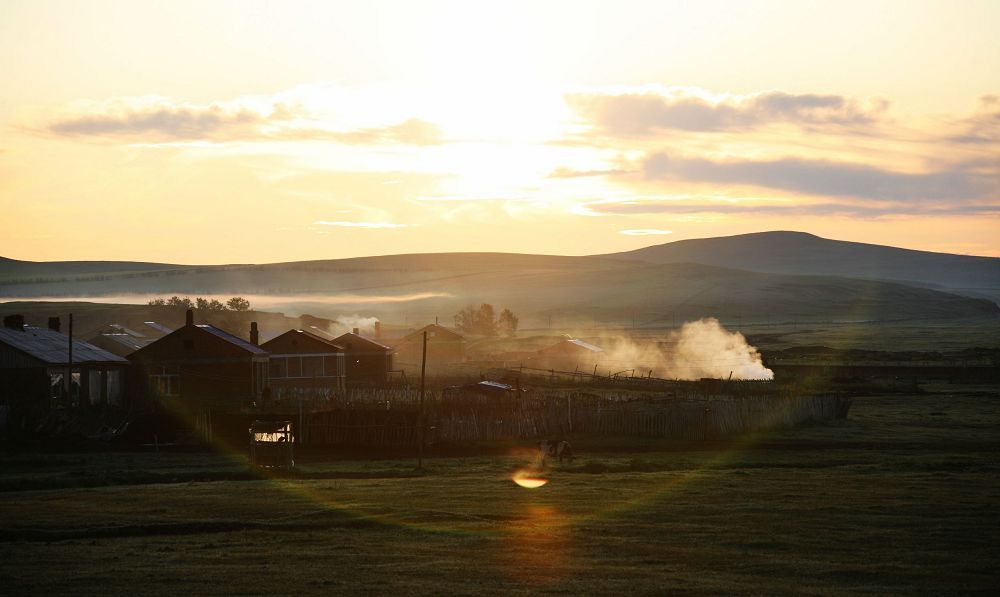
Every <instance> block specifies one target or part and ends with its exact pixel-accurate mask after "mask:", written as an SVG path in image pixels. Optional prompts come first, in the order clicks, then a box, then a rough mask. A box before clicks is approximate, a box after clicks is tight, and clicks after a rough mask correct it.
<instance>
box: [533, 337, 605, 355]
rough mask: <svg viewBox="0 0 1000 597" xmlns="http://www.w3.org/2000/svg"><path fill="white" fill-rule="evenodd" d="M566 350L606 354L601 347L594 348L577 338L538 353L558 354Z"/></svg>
mask: <svg viewBox="0 0 1000 597" xmlns="http://www.w3.org/2000/svg"><path fill="white" fill-rule="evenodd" d="M566 349H570V350H577V349H579V350H586V351H589V352H604V349H603V348H601V347H600V346H594V345H593V344H590V343H589V342H584V341H583V340H578V339H576V338H572V339H568V340H563V341H562V342H559V343H558V344H553V345H552V346H549V347H546V348H543V349H541V350H539V351H538V352H541V353H546V352H557V351H561V350H566Z"/></svg>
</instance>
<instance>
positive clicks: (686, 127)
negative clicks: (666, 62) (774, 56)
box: [566, 88, 888, 136]
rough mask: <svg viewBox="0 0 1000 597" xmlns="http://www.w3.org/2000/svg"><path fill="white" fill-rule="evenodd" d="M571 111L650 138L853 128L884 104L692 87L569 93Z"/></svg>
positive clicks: (609, 129)
mask: <svg viewBox="0 0 1000 597" xmlns="http://www.w3.org/2000/svg"><path fill="white" fill-rule="evenodd" d="M566 101H567V103H568V104H569V106H570V107H571V108H573V109H574V110H575V111H576V112H577V113H578V114H580V115H581V116H582V117H583V118H584V120H585V121H586V122H587V123H589V124H591V125H594V126H596V127H598V128H599V129H601V130H602V131H604V132H605V133H608V134H611V135H622V136H643V135H652V134H655V133H657V132H661V131H667V130H679V131H703V132H718V131H733V130H745V129H752V128H755V127H759V126H761V125H765V124H771V123H790V124H796V125H800V126H808V127H816V126H838V127H846V126H858V125H867V124H871V123H873V122H876V121H878V120H880V119H881V118H882V117H883V115H884V112H885V110H886V109H887V108H888V102H886V101H885V100H870V101H867V102H860V101H858V100H855V99H851V98H847V97H844V96H841V95H832V94H815V93H806V94H791V93H784V92H781V91H766V92H762V93H755V94H749V95H736V96H729V95H727V96H721V97H712V96H711V95H709V94H708V93H707V92H704V91H703V90H698V89H691V88H668V89H661V90H646V91H639V92H626V93H618V94H611V93H573V94H569V95H567V96H566Z"/></svg>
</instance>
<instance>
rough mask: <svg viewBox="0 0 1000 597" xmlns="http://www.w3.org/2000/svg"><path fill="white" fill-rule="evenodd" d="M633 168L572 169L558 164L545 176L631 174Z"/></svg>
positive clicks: (573, 176)
mask: <svg viewBox="0 0 1000 597" xmlns="http://www.w3.org/2000/svg"><path fill="white" fill-rule="evenodd" d="M633 172H634V171H633V170H618V169H613V170H573V169H571V168H566V167H563V166H560V167H558V168H556V169H555V170H553V171H552V172H550V173H549V175H548V176H547V177H546V178H585V177H588V176H617V175H621V174H632V173H633Z"/></svg>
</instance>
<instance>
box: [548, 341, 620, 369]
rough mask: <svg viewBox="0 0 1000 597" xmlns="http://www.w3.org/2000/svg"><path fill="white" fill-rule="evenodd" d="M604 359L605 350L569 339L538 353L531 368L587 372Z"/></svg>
mask: <svg viewBox="0 0 1000 597" xmlns="http://www.w3.org/2000/svg"><path fill="white" fill-rule="evenodd" d="M604 357H605V354H604V349H603V348H601V347H599V346H595V345H593V344H590V343H589V342H584V341H583V340H578V339H575V338H567V339H565V340H563V341H561V342H558V343H557V344H553V345H552V346H549V347H547V348H543V349H541V350H539V351H538V352H536V353H535V357H534V358H533V359H531V366H532V367H538V368H541V369H555V370H557V371H576V370H580V371H586V370H587V369H590V368H592V367H594V365H596V364H598V363H600V362H601V361H603V360H604Z"/></svg>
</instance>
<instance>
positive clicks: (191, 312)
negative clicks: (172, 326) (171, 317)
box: [184, 309, 194, 326]
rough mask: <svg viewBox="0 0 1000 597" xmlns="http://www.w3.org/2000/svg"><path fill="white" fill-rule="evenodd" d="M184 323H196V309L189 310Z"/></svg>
mask: <svg viewBox="0 0 1000 597" xmlns="http://www.w3.org/2000/svg"><path fill="white" fill-rule="evenodd" d="M184 325H187V326H192V325H194V309H188V310H187V315H186V316H185V318H184Z"/></svg>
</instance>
